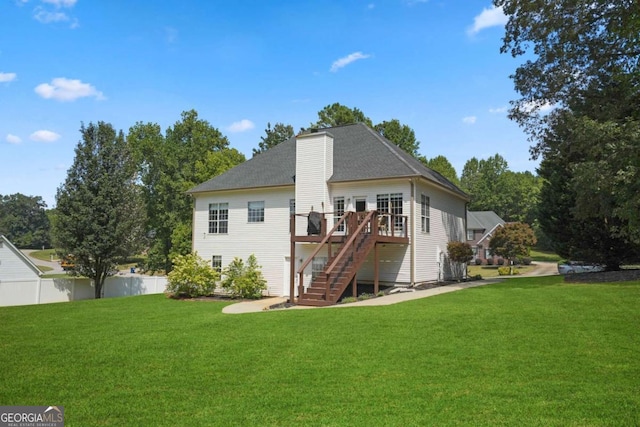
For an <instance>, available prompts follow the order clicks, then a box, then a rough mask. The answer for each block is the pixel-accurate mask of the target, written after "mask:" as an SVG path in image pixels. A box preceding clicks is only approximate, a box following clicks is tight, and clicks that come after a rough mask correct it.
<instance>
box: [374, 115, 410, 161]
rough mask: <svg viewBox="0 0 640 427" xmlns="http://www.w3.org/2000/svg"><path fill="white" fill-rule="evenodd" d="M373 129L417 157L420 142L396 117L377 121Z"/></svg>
mask: <svg viewBox="0 0 640 427" xmlns="http://www.w3.org/2000/svg"><path fill="white" fill-rule="evenodd" d="M374 129H375V130H376V131H378V133H380V135H382V136H384V137H385V138H387V139H388V140H389V141H391V142H393V143H394V144H395V145H397V146H398V147H400V148H402V149H403V150H404V151H406V152H407V153H409V154H411V155H412V156H413V157H416V158H417V157H418V149H419V148H420V142H419V141H418V140H416V134H415V132H414V131H413V129H411V128H410V127H409V126H407V125H403V124H402V123H400V121H399V120H398V119H392V120H391V121H386V120H385V121H383V122H382V123H378V124H377V125H375V127H374Z"/></svg>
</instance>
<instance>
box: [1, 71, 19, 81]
mask: <svg viewBox="0 0 640 427" xmlns="http://www.w3.org/2000/svg"><path fill="white" fill-rule="evenodd" d="M16 77H18V75H17V74H16V73H0V83H5V82H12V81H14V80H15V79H16Z"/></svg>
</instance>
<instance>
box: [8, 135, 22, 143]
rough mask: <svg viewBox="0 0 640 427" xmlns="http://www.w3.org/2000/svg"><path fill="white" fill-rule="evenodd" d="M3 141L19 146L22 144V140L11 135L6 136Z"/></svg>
mask: <svg viewBox="0 0 640 427" xmlns="http://www.w3.org/2000/svg"><path fill="white" fill-rule="evenodd" d="M5 140H6V141H7V142H8V143H9V144H20V143H21V142H22V139H20V137H19V136H15V135H11V134H10V133H8V134H7V136H6V138H5Z"/></svg>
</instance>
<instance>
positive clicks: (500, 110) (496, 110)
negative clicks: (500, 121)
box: [489, 107, 508, 114]
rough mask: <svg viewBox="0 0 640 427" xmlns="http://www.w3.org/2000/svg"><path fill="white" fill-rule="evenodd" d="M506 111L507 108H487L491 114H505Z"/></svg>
mask: <svg viewBox="0 0 640 427" xmlns="http://www.w3.org/2000/svg"><path fill="white" fill-rule="evenodd" d="M507 110H508V107H498V108H489V112H490V113H491V114H502V113H506V112H507Z"/></svg>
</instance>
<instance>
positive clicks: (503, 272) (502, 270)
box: [498, 267, 520, 276]
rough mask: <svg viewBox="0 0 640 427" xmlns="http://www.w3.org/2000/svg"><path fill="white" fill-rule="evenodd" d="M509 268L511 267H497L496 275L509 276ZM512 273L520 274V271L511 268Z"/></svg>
mask: <svg viewBox="0 0 640 427" xmlns="http://www.w3.org/2000/svg"><path fill="white" fill-rule="evenodd" d="M510 270H511V267H499V268H498V275H499V276H509V275H510ZM513 274H514V275H515V274H520V272H519V271H518V269H517V268H514V269H513Z"/></svg>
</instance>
